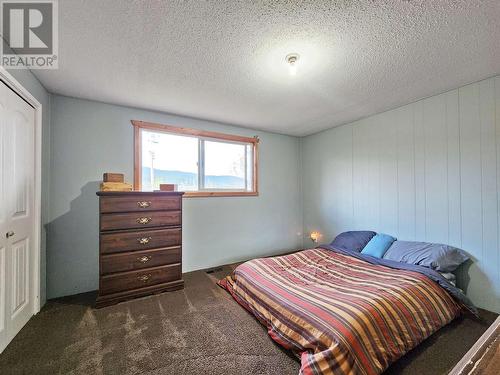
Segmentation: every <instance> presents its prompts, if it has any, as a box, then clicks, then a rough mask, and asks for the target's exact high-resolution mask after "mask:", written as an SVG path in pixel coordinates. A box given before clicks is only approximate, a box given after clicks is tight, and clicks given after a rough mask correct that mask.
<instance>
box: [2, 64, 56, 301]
mask: <svg viewBox="0 0 500 375" xmlns="http://www.w3.org/2000/svg"><path fill="white" fill-rule="evenodd" d="M9 73H10V74H11V75H12V76H13V77H14V78H15V79H16V80H17V81H19V83H20V84H21V85H22V86H23V87H24V88H25V89H26V90H28V91H29V92H30V93H31V95H33V96H34V97H35V98H36V99H37V100H38V101H39V102H40V104H41V105H42V116H43V117H42V208H41V211H42V213H41V214H42V233H41V256H40V285H41V295H40V304H41V306H43V305H44V304H45V300H46V282H45V281H46V267H45V264H46V230H45V225H46V224H47V222H48V220H49V185H50V179H49V170H50V99H51V95H50V94H49V93H48V92H47V90H45V88H44V87H43V86H42V85H41V84H40V82H39V81H38V79H36V78H35V76H34V75H33V74H32V73H31V71H29V70H25V69H15V70H9Z"/></svg>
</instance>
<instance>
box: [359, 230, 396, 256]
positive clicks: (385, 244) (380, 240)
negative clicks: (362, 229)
mask: <svg viewBox="0 0 500 375" xmlns="http://www.w3.org/2000/svg"><path fill="white" fill-rule="evenodd" d="M394 241H396V239H395V238H394V237H392V236H389V235H388V234H384V233H378V234H377V235H376V236H375V237H373V238H372V239H371V240H370V242H368V243H367V244H366V246H365V247H364V248H363V250H362V251H361V254H365V255H370V256H372V257H375V258H382V257H383V256H384V254H385V252H386V251H387V249H389V247H391V245H392V243H393V242H394Z"/></svg>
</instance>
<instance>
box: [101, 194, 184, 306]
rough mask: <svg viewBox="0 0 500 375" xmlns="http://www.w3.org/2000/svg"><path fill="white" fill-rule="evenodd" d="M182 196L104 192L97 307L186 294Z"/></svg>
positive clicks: (102, 196) (102, 195)
mask: <svg viewBox="0 0 500 375" xmlns="http://www.w3.org/2000/svg"><path fill="white" fill-rule="evenodd" d="M183 194H184V193H182V192H142V191H127V192H123V191H120V192H115V191H100V192H97V195H98V196H99V295H98V297H97V301H96V307H97V308H99V307H103V306H107V305H112V304H115V303H118V302H121V301H125V300H128V299H131V298H135V297H141V296H145V295H148V294H153V293H160V292H163V291H170V290H176V289H181V288H183V287H184V281H183V280H182V195H183Z"/></svg>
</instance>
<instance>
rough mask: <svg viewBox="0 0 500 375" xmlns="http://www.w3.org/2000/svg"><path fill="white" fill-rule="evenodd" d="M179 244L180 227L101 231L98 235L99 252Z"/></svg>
mask: <svg viewBox="0 0 500 375" xmlns="http://www.w3.org/2000/svg"><path fill="white" fill-rule="evenodd" d="M181 244H182V229H181V228H171V229H156V230H140V231H133V232H132V231H130V232H118V233H102V234H101V236H100V246H101V254H113V253H120V252H125V251H133V250H144V249H155V248H158V247H169V246H177V245H179V246H180V245H181Z"/></svg>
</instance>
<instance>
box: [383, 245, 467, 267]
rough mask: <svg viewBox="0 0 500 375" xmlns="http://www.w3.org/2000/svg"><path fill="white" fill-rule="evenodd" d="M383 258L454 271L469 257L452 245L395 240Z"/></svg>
mask: <svg viewBox="0 0 500 375" xmlns="http://www.w3.org/2000/svg"><path fill="white" fill-rule="evenodd" d="M383 258H384V259H390V260H394V261H396V262H401V263H409V264H416V265H419V266H423V267H427V268H432V269H433V270H436V271H439V272H453V271H455V270H456V269H457V267H458V266H459V265H461V264H462V263H463V262H465V261H466V260H468V259H469V257H468V256H467V255H466V254H465V253H464V252H463V251H462V250H460V249H457V248H455V247H452V246H448V245H442V244H436V243H428V242H412V241H395V242H393V244H392V245H391V247H390V248H389V250H387V252H386V253H385V254H384V257H383Z"/></svg>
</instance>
